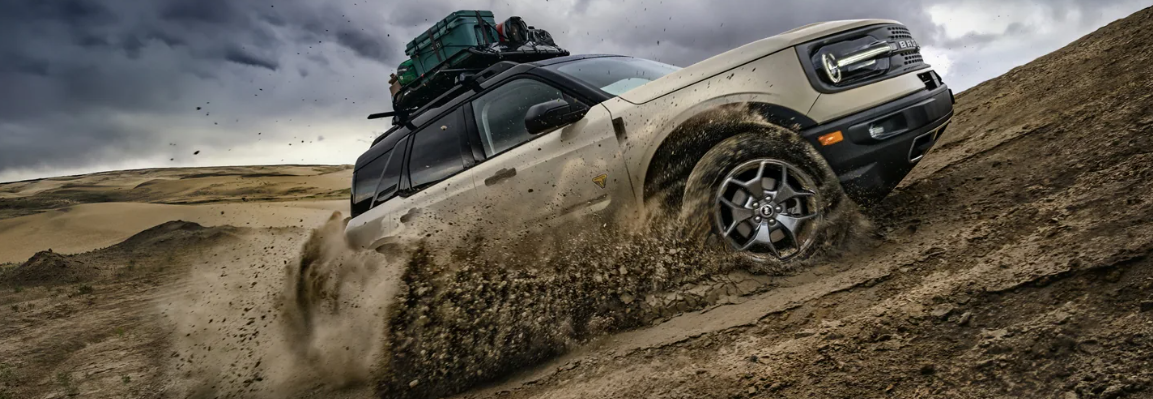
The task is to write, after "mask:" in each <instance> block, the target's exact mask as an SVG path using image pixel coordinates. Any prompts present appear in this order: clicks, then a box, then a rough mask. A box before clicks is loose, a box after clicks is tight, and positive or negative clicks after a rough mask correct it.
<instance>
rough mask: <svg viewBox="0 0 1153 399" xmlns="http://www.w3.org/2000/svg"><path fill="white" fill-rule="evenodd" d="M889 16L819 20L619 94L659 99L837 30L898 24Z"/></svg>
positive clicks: (638, 101) (644, 99)
mask: <svg viewBox="0 0 1153 399" xmlns="http://www.w3.org/2000/svg"><path fill="white" fill-rule="evenodd" d="M898 23H900V22H897V21H893V20H887V19H857V20H847V21H832V22H819V23H815V24H809V25H805V26H802V27H799V28H796V29H793V30H790V31H788V32H785V33H781V34H779V35H776V36H772V37H768V38H764V39H761V40H757V41H755V42H752V43H749V44H746V45H744V46H741V47H737V48H735V49H732V50H729V51H726V52H724V53H721V54H717V55H715V56H713V57H712V58H709V59H707V60H704V61H701V62H698V63H696V64H693V65H690V66H688V67H685V68H683V69H681V70H679V71H676V72H673V73H671V74H668V75H665V76H664V77H662V78H660V79H657V80H654V81H652V82H649V83H647V84H644V85H642V86H639V87H637V88H635V89H632V90H629V91H627V92H625V93H624V94H621V95H620V97H621V98H622V99H624V100H625V101H628V102H631V103H634V104H641V103H646V102H649V101H652V100H654V99H657V98H660V97H661V96H663V95H665V94H668V93H672V92H674V91H677V90H679V89H682V88H684V87H686V86H689V85H691V84H693V83H697V82H700V81H702V80H705V79H708V78H711V77H713V76H716V75H719V74H721V73H724V72H725V71H728V70H730V69H733V68H736V67H738V66H741V65H744V64H747V63H749V62H752V61H755V60H757V59H760V58H761V57H764V56H767V55H769V54H772V53H775V52H778V51H781V50H784V49H787V48H791V47H793V46H796V45H798V44H801V43H805V42H809V41H812V40H816V39H820V38H822V37H825V36H830V35H833V34H836V33H838V32H842V31H846V30H850V29H856V28H860V27H863V26H869V25H878V24H898Z"/></svg>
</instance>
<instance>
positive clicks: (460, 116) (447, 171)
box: [408, 108, 465, 189]
mask: <svg viewBox="0 0 1153 399" xmlns="http://www.w3.org/2000/svg"><path fill="white" fill-rule="evenodd" d="M464 128H465V127H464V110H463V109H459V108H458V109H457V110H455V111H452V112H451V113H449V114H448V115H445V116H444V117H441V118H440V119H438V120H436V121H435V122H432V123H430V124H428V125H427V126H425V127H424V128H423V129H421V130H420V131H418V132H416V133H415V134H414V135H413V137H412V155H410V156H409V161H408V173H409V177H410V178H411V179H412V187H413V188H416V189H419V188H422V187H424V186H428V185H431V184H435V183H436V182H439V181H441V180H444V179H447V178H449V177H450V176H452V175H455V174H457V173H460V171H462V170H464V168H465V165H464V159H463V158H461V141H460V140H461V135H462V134H463V133H462V132H463V131H464Z"/></svg>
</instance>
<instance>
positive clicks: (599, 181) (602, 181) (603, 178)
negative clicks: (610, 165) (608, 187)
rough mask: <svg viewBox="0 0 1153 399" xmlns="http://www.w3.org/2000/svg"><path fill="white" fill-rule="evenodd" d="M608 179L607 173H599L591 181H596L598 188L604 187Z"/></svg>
mask: <svg viewBox="0 0 1153 399" xmlns="http://www.w3.org/2000/svg"><path fill="white" fill-rule="evenodd" d="M608 180H609V175H600V176H597V177H594V178H593V183H596V185H597V186H600V188H605V183H607V182H608Z"/></svg>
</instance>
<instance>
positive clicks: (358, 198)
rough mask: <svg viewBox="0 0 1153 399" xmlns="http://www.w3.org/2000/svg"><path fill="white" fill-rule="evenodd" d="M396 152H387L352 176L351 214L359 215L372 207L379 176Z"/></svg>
mask: <svg viewBox="0 0 1153 399" xmlns="http://www.w3.org/2000/svg"><path fill="white" fill-rule="evenodd" d="M394 152H397V151H392V150H390V151H388V152H385V153H384V154H381V155H380V156H378V157H376V159H373V160H372V161H369V162H368V163H367V164H365V165H364V166H361V167H360V169H357V170H356V172H355V173H353V174H352V213H353V214H354V215H359V214H361V213H364V211H367V210H368V209H369V208H371V207H372V201H369V200H370V199H372V197H373V196H374V195H375V194H376V187H377V184H378V183H380V175H381V173H384V167H385V166H386V165H387V164H388V159H389V157H390V156H391V155H392V154H393V153H394Z"/></svg>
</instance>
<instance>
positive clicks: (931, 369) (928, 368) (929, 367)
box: [921, 364, 937, 375]
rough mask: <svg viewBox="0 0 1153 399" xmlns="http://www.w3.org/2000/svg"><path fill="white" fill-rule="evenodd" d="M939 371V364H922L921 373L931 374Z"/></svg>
mask: <svg viewBox="0 0 1153 399" xmlns="http://www.w3.org/2000/svg"><path fill="white" fill-rule="evenodd" d="M936 372H937V366H935V365H933V364H923V365H921V375H930V374H933V373H936Z"/></svg>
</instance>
